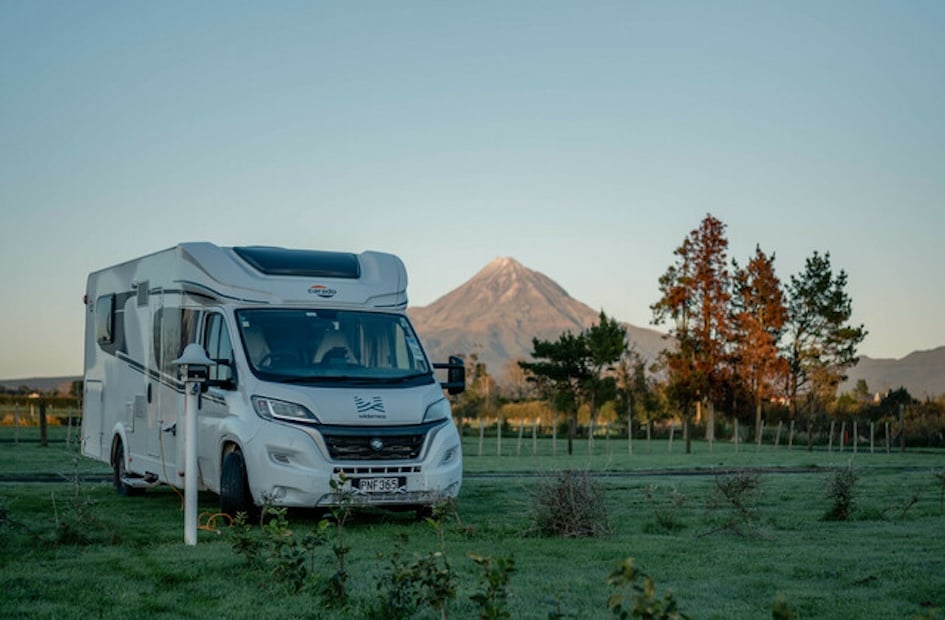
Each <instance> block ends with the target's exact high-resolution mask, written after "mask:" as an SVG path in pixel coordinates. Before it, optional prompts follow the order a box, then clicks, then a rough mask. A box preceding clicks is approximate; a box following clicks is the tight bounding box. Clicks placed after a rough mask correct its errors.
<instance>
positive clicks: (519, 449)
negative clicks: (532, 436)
mask: <svg viewBox="0 0 945 620" xmlns="http://www.w3.org/2000/svg"><path fill="white" fill-rule="evenodd" d="M524 434H525V420H520V421H519V423H518V445H516V446H515V456H522V435H524Z"/></svg>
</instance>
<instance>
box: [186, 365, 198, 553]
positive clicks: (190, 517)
mask: <svg viewBox="0 0 945 620" xmlns="http://www.w3.org/2000/svg"><path fill="white" fill-rule="evenodd" d="M185 389H186V391H187V397H186V398H187V400H186V403H185V413H184V418H185V422H186V431H185V437H184V442H185V444H186V445H185V447H184V543H186V544H188V545H196V544H197V399H198V398H199V397H200V384H199V383H193V382H190V381H188V382H187V384H186V388H185Z"/></svg>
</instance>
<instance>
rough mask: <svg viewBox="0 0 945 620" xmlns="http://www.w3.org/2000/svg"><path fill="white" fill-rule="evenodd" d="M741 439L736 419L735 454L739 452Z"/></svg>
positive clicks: (733, 438)
mask: <svg viewBox="0 0 945 620" xmlns="http://www.w3.org/2000/svg"><path fill="white" fill-rule="evenodd" d="M740 439H741V438H740V437H739V436H738V418H735V430H734V435H733V436H732V440H733V441H734V442H735V452H738V444H739V442H740Z"/></svg>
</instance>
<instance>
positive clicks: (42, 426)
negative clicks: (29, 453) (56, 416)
mask: <svg viewBox="0 0 945 620" xmlns="http://www.w3.org/2000/svg"><path fill="white" fill-rule="evenodd" d="M39 445H40V446H41V447H43V448H45V447H47V446H49V437H48V435H47V432H46V400H45V399H43V400H40V401H39Z"/></svg>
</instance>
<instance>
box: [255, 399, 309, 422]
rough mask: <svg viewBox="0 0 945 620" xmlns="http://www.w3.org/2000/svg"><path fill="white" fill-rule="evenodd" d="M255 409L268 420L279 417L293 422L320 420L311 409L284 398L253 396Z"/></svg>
mask: <svg viewBox="0 0 945 620" xmlns="http://www.w3.org/2000/svg"><path fill="white" fill-rule="evenodd" d="M251 400H252V401H253V409H254V410H255V411H256V414H257V415H258V416H259V417H261V418H264V419H266V420H271V419H273V418H278V419H280V420H291V421H293V422H316V423H317V422H318V418H316V417H315V414H313V413H312V412H311V411H309V410H308V409H306V408H305V407H303V406H302V405H299V404H296V403H290V402H286V401H284V400H275V399H272V398H266V397H264V396H253V397H252V399H251Z"/></svg>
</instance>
